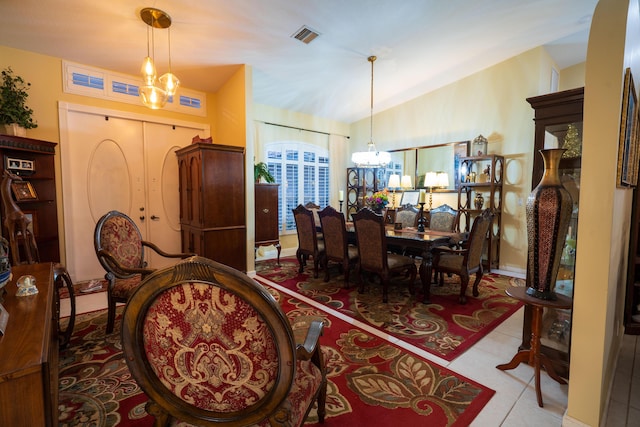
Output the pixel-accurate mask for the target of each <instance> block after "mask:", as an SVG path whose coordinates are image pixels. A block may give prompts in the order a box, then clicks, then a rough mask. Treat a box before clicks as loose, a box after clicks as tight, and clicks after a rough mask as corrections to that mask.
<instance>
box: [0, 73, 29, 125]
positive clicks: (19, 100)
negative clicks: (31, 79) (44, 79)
mask: <svg viewBox="0 0 640 427" xmlns="http://www.w3.org/2000/svg"><path fill="white" fill-rule="evenodd" d="M30 86H31V83H28V82H25V81H24V79H23V78H22V77H20V76H16V75H15V74H14V73H13V70H12V69H11V67H8V68H6V69H4V70H3V71H2V79H1V80H0V124H2V125H4V126H5V129H6V133H8V134H13V135H18V136H24V134H25V131H24V129H33V128H36V127H38V124H37V123H36V122H34V121H33V118H32V117H31V116H32V115H33V110H32V109H31V108H29V107H28V106H27V103H26V102H27V97H28V96H29V93H28V92H27V90H29V87H30ZM16 127H19V128H22V129H23V130H22V131H20V130H18V131H16V130H15V128H16Z"/></svg>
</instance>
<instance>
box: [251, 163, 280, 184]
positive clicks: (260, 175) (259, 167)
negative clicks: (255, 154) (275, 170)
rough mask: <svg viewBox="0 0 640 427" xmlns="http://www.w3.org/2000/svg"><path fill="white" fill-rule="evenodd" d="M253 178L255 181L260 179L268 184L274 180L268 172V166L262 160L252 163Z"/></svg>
mask: <svg viewBox="0 0 640 427" xmlns="http://www.w3.org/2000/svg"><path fill="white" fill-rule="evenodd" d="M253 178H254V179H255V181H256V183H258V182H260V181H262V180H264V181H265V182H267V183H269V184H273V183H274V182H276V179H275V178H274V177H273V175H271V172H269V167H268V166H267V164H266V163H264V162H259V163H256V164H255V165H253Z"/></svg>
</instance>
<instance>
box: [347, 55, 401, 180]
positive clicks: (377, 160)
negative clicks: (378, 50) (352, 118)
mask: <svg viewBox="0 0 640 427" xmlns="http://www.w3.org/2000/svg"><path fill="white" fill-rule="evenodd" d="M376 59H377V58H376V57H375V56H370V57H369V58H367V60H368V61H369V62H371V115H370V117H369V132H370V135H371V137H370V139H369V142H368V143H367V151H360V152H355V153H353V154H352V155H351V161H352V162H353V163H355V164H356V166H357V167H359V168H380V167H385V166H387V165H388V164H389V162H390V161H391V155H390V154H389V153H387V152H386V151H377V150H376V145H375V144H374V143H373V62H374V61H375V60H376Z"/></svg>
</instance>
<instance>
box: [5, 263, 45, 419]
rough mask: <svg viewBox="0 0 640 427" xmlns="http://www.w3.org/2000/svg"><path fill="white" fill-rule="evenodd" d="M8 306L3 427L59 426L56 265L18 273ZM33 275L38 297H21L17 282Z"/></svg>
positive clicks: (20, 269) (22, 269)
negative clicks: (54, 267)
mask: <svg viewBox="0 0 640 427" xmlns="http://www.w3.org/2000/svg"><path fill="white" fill-rule="evenodd" d="M12 273H13V278H12V279H11V280H10V281H9V283H7V285H6V286H5V288H4V289H6V290H7V292H6V293H5V295H4V301H3V302H2V305H3V306H4V308H5V309H6V310H7V312H8V313H9V319H8V322H7V326H6V331H5V334H4V335H3V336H0V426H56V425H58V336H57V325H58V322H57V319H56V318H55V317H56V316H57V310H56V309H55V307H54V305H55V302H56V299H55V292H56V289H55V287H54V285H53V265H52V264H51V263H41V264H28V265H27V264H22V265H19V266H16V267H13V269H12ZM26 274H30V275H32V276H34V277H35V279H36V286H37V288H38V293H37V294H36V295H31V296H26V297H17V296H16V291H17V290H18V288H17V286H16V281H17V280H18V279H19V278H20V276H23V275H26Z"/></svg>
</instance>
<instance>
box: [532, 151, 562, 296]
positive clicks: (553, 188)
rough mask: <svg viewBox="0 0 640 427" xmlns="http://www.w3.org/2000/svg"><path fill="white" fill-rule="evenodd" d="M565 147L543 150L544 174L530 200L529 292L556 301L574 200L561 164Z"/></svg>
mask: <svg viewBox="0 0 640 427" xmlns="http://www.w3.org/2000/svg"><path fill="white" fill-rule="evenodd" d="M564 151H565V150H564V148H553V149H545V150H540V151H539V152H540V154H541V155H542V158H543V159H544V173H543V175H542V179H541V180H540V183H538V185H537V186H536V188H534V189H533V191H532V192H531V194H530V195H529V198H528V199H527V237H528V261H527V287H528V289H527V295H530V296H532V297H535V298H540V299H545V300H556V299H557V295H556V293H555V291H554V287H555V286H554V285H555V281H556V277H557V275H558V268H559V266H560V258H561V257H562V249H563V247H564V243H565V242H564V237H565V236H566V234H567V230H568V228H569V220H570V219H571V211H572V209H573V201H572V200H571V194H569V191H567V189H566V188H564V186H563V185H562V182H561V181H560V175H559V173H558V166H559V164H560V158H561V157H562V154H563V153H564Z"/></svg>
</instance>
